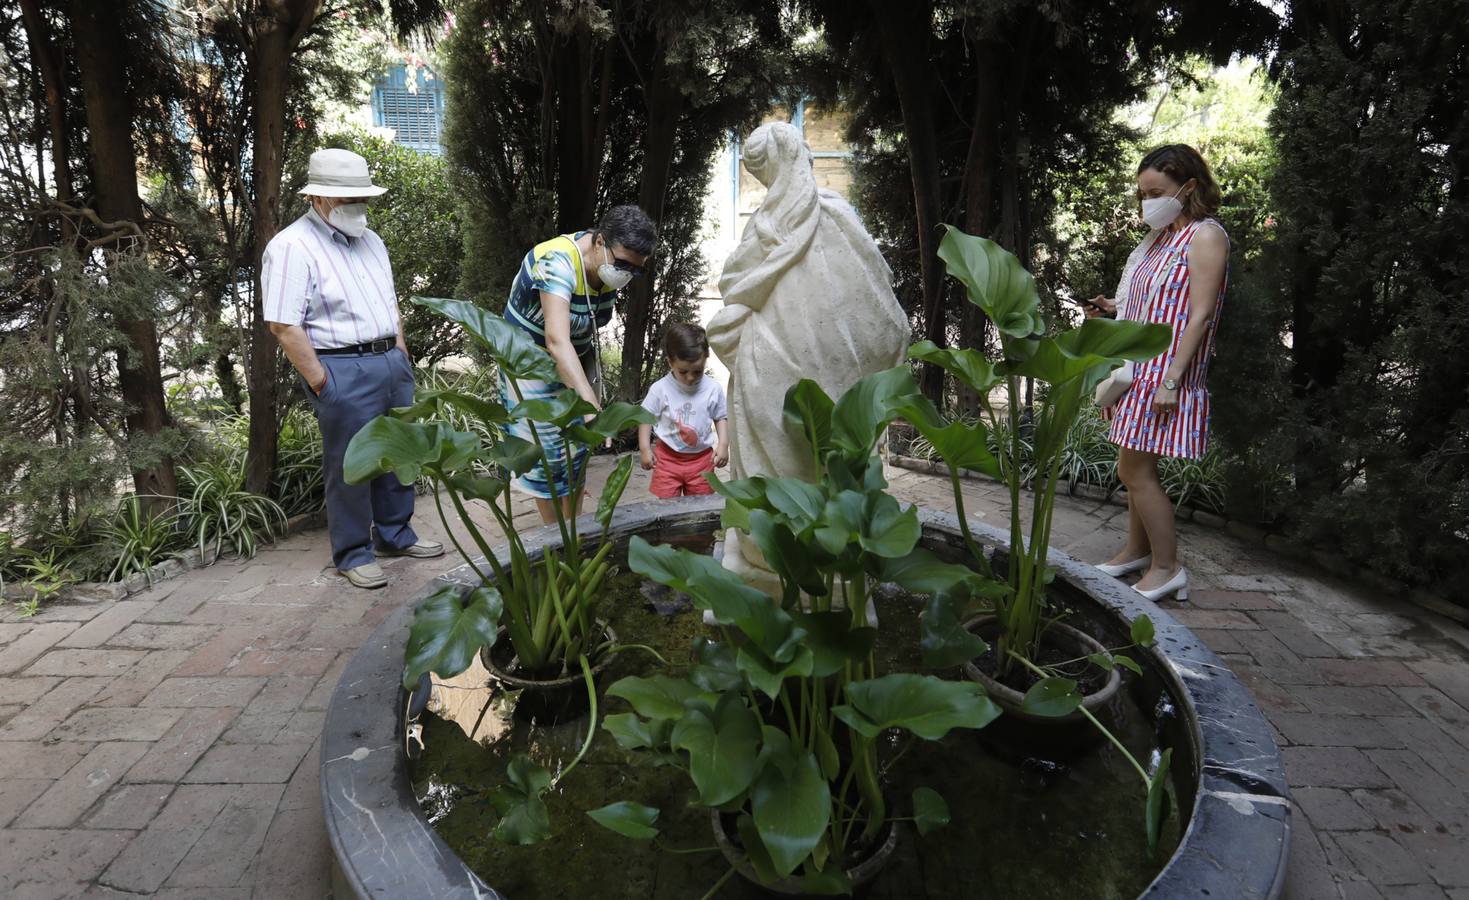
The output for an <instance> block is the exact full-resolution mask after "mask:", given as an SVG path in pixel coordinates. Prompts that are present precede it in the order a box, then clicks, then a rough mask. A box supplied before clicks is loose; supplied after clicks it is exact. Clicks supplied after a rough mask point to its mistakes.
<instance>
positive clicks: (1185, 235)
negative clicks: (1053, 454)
mask: <svg viewBox="0 0 1469 900" xmlns="http://www.w3.org/2000/svg"><path fill="white" fill-rule="evenodd" d="M1209 227H1212V228H1218V229H1219V230H1220V231H1223V230H1224V228H1223V226H1221V225H1220V224H1219V223H1218V222H1216V221H1214V220H1213V219H1199V220H1198V221H1195V222H1190V223H1189V224H1187V225H1185V226H1183V227H1182V228H1180V229H1178V230H1177V231H1160V232H1158V233H1156V234H1153V235H1150V236H1149V237H1148V238H1147V239H1145V240H1150V241H1152V244H1151V245H1150V246H1148V248H1147V250H1146V252H1145V253H1144V254H1143V258H1142V260H1141V261H1139V262H1138V264H1137V267H1136V268H1135V269H1133V271H1132V277H1131V278H1130V279H1129V280H1128V285H1127V297H1126V298H1125V299H1121V298H1119V301H1120V308H1119V311H1118V315H1119V316H1120V317H1121V318H1123V319H1130V320H1132V321H1135V322H1155V323H1158V324H1161V325H1168V326H1170V327H1171V328H1172V329H1173V342H1172V343H1171V344H1169V346H1168V350H1167V351H1165V352H1164V353H1163V354H1162V355H1161V356H1157V357H1154V358H1153V359H1150V360H1148V361H1147V362H1140V363H1137V364H1136V366H1135V367H1134V370H1133V382H1132V387H1131V388H1129V389H1128V391H1127V393H1126V394H1124V395H1122V399H1121V400H1119V401H1117V405H1116V406H1114V407H1112V408H1110V409H1104V410H1102V418H1104V419H1110V420H1111V422H1112V427H1111V429H1110V431H1109V433H1108V438H1109V439H1110V440H1111V441H1112V443H1114V444H1116V445H1117V446H1119V447H1127V448H1129V449H1132V450H1140V451H1143V452H1145V453H1156V454H1158V455H1160V456H1176V457H1182V458H1185V459H1198V458H1199V457H1201V456H1203V455H1204V450H1205V449H1207V447H1208V444H1209V388H1208V386H1207V385H1206V383H1205V381H1206V378H1207V376H1208V373H1209V358H1210V357H1212V356H1213V355H1214V331H1215V329H1216V328H1217V327H1218V325H1219V311H1220V308H1221V307H1222V306H1223V304H1224V289H1225V287H1226V286H1228V284H1229V269H1228V266H1227V265H1226V267H1225V273H1224V280H1223V281H1222V282H1220V284H1219V300H1218V305H1217V306H1215V308H1214V318H1213V320H1212V321H1210V322H1209V327H1208V329H1207V330H1206V331H1205V332H1204V340H1203V343H1202V344H1200V345H1199V349H1198V352H1197V353H1195V354H1194V358H1193V361H1192V362H1190V363H1189V366H1188V369H1187V370H1186V371H1185V372H1184V374H1183V377H1182V378H1181V379H1179V383H1178V411H1177V412H1175V413H1174V414H1173V415H1172V416H1168V417H1164V418H1162V419H1159V418H1158V417H1157V416H1155V415H1154V414H1153V393H1154V392H1155V391H1156V390H1157V389H1158V386H1159V385H1160V384H1162V382H1163V373H1164V372H1165V371H1167V370H1168V367H1169V366H1170V365H1172V364H1173V358H1174V357H1175V356H1176V355H1177V354H1178V342H1179V341H1180V340H1181V339H1182V338H1183V329H1184V326H1185V325H1187V324H1188V317H1189V274H1188V249H1189V245H1190V244H1192V243H1193V239H1194V235H1195V234H1197V233H1198V230H1199V229H1200V228H1209Z"/></svg>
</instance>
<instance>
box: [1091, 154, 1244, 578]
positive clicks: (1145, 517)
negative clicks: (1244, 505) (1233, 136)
mask: <svg viewBox="0 0 1469 900" xmlns="http://www.w3.org/2000/svg"><path fill="white" fill-rule="evenodd" d="M1137 199H1138V203H1139V204H1140V206H1141V209H1142V216H1143V221H1145V222H1146V223H1147V224H1148V225H1150V226H1152V228H1153V231H1152V233H1151V234H1149V235H1148V236H1147V237H1145V238H1143V241H1142V243H1141V244H1139V245H1138V249H1137V250H1136V251H1134V255H1133V259H1131V260H1129V265H1128V267H1127V269H1126V270H1125V272H1124V274H1123V277H1122V283H1121V284H1120V285H1119V286H1118V291H1117V296H1116V298H1115V300H1109V299H1107V298H1105V297H1097V298H1095V299H1094V300H1093V301H1092V304H1093V311H1090V312H1088V315H1093V314H1101V315H1114V316H1115V315H1120V316H1121V317H1122V318H1124V319H1129V320H1132V321H1138V322H1153V323H1157V324H1162V325H1167V326H1169V327H1170V328H1172V329H1173V340H1172V342H1171V343H1170V344H1169V346H1168V349H1167V350H1165V351H1163V353H1162V354H1161V355H1159V356H1157V357H1155V358H1154V359H1151V360H1148V361H1147V362H1141V363H1138V364H1137V366H1136V369H1135V372H1134V377H1133V383H1132V387H1130V388H1129V389H1128V391H1127V393H1125V394H1123V395H1122V397H1121V399H1119V400H1118V401H1117V403H1116V405H1114V406H1112V407H1109V408H1107V409H1105V410H1103V411H1102V414H1103V416H1104V417H1105V418H1107V419H1109V420H1111V422H1112V425H1111V430H1110V432H1109V434H1108V437H1109V438H1110V439H1111V441H1112V443H1114V444H1116V445H1117V448H1118V454H1117V475H1118V477H1119V478H1120V479H1121V480H1122V483H1123V484H1124V485H1126V486H1127V510H1128V525H1127V543H1126V545H1125V546H1124V547H1123V548H1122V550H1121V552H1119V553H1118V554H1117V555H1116V556H1114V557H1112V559H1111V560H1110V561H1109V562H1108V563H1106V564H1105V565H1103V566H1100V567H1099V568H1101V569H1102V571H1104V572H1107V573H1108V574H1111V575H1121V574H1125V573H1127V572H1136V571H1143V570H1146V571H1144V573H1143V577H1142V578H1141V579H1140V580H1139V581H1138V583H1137V584H1136V585H1135V587H1136V588H1137V590H1138V591H1139V592H1140V593H1141V594H1142V595H1143V596H1145V597H1147V598H1148V599H1150V600H1158V599H1161V598H1162V597H1164V596H1167V595H1169V594H1173V595H1174V596H1176V597H1177V598H1178V599H1179V600H1186V599H1188V570H1187V569H1185V568H1184V567H1183V566H1182V565H1180V564H1179V561H1178V532H1177V529H1176V528H1175V527H1174V523H1173V504H1172V502H1171V501H1170V500H1169V499H1168V494H1167V493H1166V492H1165V491H1164V490H1163V485H1162V483H1161V481H1160V480H1159V478H1158V461H1159V460H1160V459H1162V458H1163V457H1165V456H1169V457H1177V458H1183V459H1198V458H1199V457H1201V456H1203V455H1204V451H1205V449H1206V447H1207V444H1208V440H1209V389H1208V385H1207V383H1206V378H1207V375H1208V371H1209V357H1211V356H1212V355H1213V353H1214V330H1215V328H1216V327H1217V325H1218V323H1219V318H1218V317H1219V308H1220V305H1221V304H1222V303H1223V301H1224V288H1225V285H1226V284H1227V282H1228V280H1229V237H1228V236H1227V235H1226V234H1225V233H1224V228H1223V227H1222V226H1220V224H1219V223H1218V222H1217V221H1215V219H1214V218H1213V216H1214V213H1215V211H1216V210H1218V208H1219V204H1220V202H1221V201H1222V197H1221V195H1220V191H1219V186H1218V185H1217V184H1215V183H1214V176H1213V175H1212V174H1211V173H1210V171H1209V164H1208V163H1206V162H1205V161H1204V158H1203V157H1202V156H1200V155H1199V152H1198V151H1197V150H1195V149H1194V148H1192V147H1190V146H1188V145H1187V144H1168V145H1166V146H1163V147H1159V148H1158V149H1156V150H1154V151H1153V152H1151V153H1149V154H1148V155H1147V156H1145V157H1143V161H1142V163H1141V164H1140V165H1139V166H1138V172H1137Z"/></svg>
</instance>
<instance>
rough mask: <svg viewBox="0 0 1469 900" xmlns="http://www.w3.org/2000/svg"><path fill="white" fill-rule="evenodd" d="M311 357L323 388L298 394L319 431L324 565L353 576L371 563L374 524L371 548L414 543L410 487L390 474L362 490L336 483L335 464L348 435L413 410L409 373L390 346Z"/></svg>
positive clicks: (405, 362) (405, 361)
mask: <svg viewBox="0 0 1469 900" xmlns="http://www.w3.org/2000/svg"><path fill="white" fill-rule="evenodd" d="M319 358H320V360H321V364H322V365H323V366H324V367H326V385H325V386H324V387H323V388H322V389H321V395H320V396H317V395H316V394H315V393H314V392H313V391H312V390H311V389H310V388H309V387H308V388H307V390H306V393H307V395H308V396H310V397H311V402H312V405H313V406H314V407H315V408H316V421H317V422H319V423H320V424H321V444H322V470H323V475H324V477H325V480H326V521H327V529H328V531H330V533H331V539H332V563H333V564H335V565H336V567H337V568H338V569H342V570H346V569H355V568H356V567H358V566H361V565H365V564H367V563H370V562H373V561H374V560H375V559H376V558H377V557H376V555H375V554H374V552H373V550H374V539H373V526H374V525H376V526H377V537H376V548H377V549H402V548H404V547H411V546H412V545H413V544H414V543H415V542H417V540H418V536H417V535H415V534H414V533H413V529H412V527H410V526H409V524H408V520H409V519H410V518H412V517H413V485H411V484H409V485H405V484H401V483H400V482H399V481H398V477H397V476H396V475H394V474H392V473H391V472H389V473H388V474H386V475H382V476H379V477H378V478H375V479H373V480H372V482H371V483H369V484H347V482H345V481H343V480H342V459H343V456H344V455H345V454H346V452H347V443H348V442H349V441H351V440H352V435H354V434H356V433H357V432H358V430H359V429H361V428H362V426H363V425H366V424H367V423H368V422H369V421H370V420H372V419H374V418H376V417H378V416H380V415H383V414H385V413H386V412H387V411H388V410H390V409H392V408H393V407H395V406H412V405H413V367H412V366H411V365H409V363H408V357H407V356H405V355H404V354H403V351H401V350H399V349H397V348H396V347H395V348H393V349H392V350H389V351H388V352H387V353H364V354H360V355H345V356H322V357H319ZM303 383H304V380H303Z"/></svg>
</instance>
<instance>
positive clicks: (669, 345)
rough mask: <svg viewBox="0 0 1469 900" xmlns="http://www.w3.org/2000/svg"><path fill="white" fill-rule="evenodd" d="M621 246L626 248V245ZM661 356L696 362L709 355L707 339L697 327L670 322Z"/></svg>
mask: <svg viewBox="0 0 1469 900" xmlns="http://www.w3.org/2000/svg"><path fill="white" fill-rule="evenodd" d="M622 246H624V247H627V245H626V244H623V245H622ZM628 249H629V250H631V249H632V248H631V247H628ZM663 355H664V356H666V357H668V358H669V359H678V360H683V361H684V362H698V361H699V360H701V359H703V358H704V357H706V356H708V355H709V338H708V337H706V336H705V334H704V329H703V328H700V327H699V326H698V325H690V324H688V323H687V322H670V323H669V324H668V326H667V328H666V329H665V330H664V332H663Z"/></svg>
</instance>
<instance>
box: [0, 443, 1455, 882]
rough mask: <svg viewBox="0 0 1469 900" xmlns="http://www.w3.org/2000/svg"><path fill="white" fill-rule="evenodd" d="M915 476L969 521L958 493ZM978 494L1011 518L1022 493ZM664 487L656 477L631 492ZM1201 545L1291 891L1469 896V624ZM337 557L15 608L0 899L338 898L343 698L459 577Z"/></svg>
mask: <svg viewBox="0 0 1469 900" xmlns="http://www.w3.org/2000/svg"><path fill="white" fill-rule="evenodd" d="M605 471H606V467H605V464H604V465H601V466H598V467H596V468H595V473H596V476H600V475H601V474H602V473H604V472H605ZM596 476H594V477H596ZM893 483H894V488H895V491H896V493H898V495H899V496H901V497H903V498H905V499H907V500H911V501H916V502H919V503H922V504H924V505H927V506H932V507H936V508H939V507H941V508H950V507H951V498H950V496H949V493H948V485H947V482H944V481H940V480H939V479H936V478H933V477H931V476H926V475H920V474H917V473H913V472H896V473H894V478H893ZM967 491H968V495H969V497H970V500H969V501H968V502H969V503H970V508H971V511H973V512H976V513H978V514H979V515H980V516H981V517H982V518H984V519H986V520H988V521H991V522H995V523H1001V522H1003V521H1004V517H1005V515H1006V510H1005V506H1004V504H1005V502H1006V498H1005V497H1004V495H1003V494H1002V493H1000V492H999V491H997V490H996V489H995V488H994V487H993V486H989V485H986V484H976V483H971V484H969V485H968V486H967ZM646 496H647V494H646V479H645V478H644V477H643V475H642V474H641V473H638V475H637V476H636V477H635V479H634V481H633V483H632V485H631V486H630V487H629V489H628V498H629V500H634V499H642V498H644V497H646ZM420 509H421V511H423V512H428V511H429V510H430V509H431V507H429V508H425V507H423V506H421V507H420ZM1120 513H1121V511H1120V510H1118V509H1117V508H1116V507H1112V506H1099V505H1098V504H1096V503H1092V502H1080V501H1073V500H1069V499H1066V498H1063V499H1062V500H1060V501H1059V503H1058V509H1057V514H1056V523H1055V528H1054V542H1055V544H1056V545H1057V546H1059V547H1061V548H1063V549H1065V550H1067V551H1068V552H1070V553H1072V554H1074V555H1076V556H1078V557H1080V558H1082V559H1086V560H1100V559H1103V558H1106V557H1107V556H1109V555H1111V553H1112V552H1113V551H1114V550H1115V548H1116V547H1117V546H1118V543H1119V541H1120V534H1121V532H1120V529H1121V527H1122V526H1123V524H1124V520H1123V517H1122V516H1121V514H1120ZM526 515H529V513H527V514H526ZM424 518H425V517H424V516H423V515H420V523H421V524H422V528H421V532H422V533H423V534H425V535H426V536H428V537H434V538H442V534H441V532H440V529H439V528H438V527H436V523H432V522H425V521H424ZM1181 532H1182V540H1183V545H1184V548H1185V553H1186V562H1187V564H1188V566H1189V568H1190V570H1191V571H1192V573H1193V574H1194V578H1195V584H1196V586H1197V587H1196V590H1195V592H1194V594H1193V600H1192V603H1190V604H1189V605H1188V606H1187V607H1185V608H1181V609H1180V608H1174V609H1173V612H1174V613H1175V614H1176V615H1177V616H1178V617H1179V618H1180V619H1182V620H1183V621H1184V622H1185V623H1187V624H1188V625H1189V626H1191V627H1192V628H1194V629H1195V631H1197V632H1198V634H1199V635H1200V636H1201V637H1202V638H1204V639H1205V640H1206V641H1207V642H1208V643H1209V644H1210V646H1212V647H1213V648H1214V649H1215V651H1217V652H1218V653H1220V654H1221V655H1222V656H1223V657H1224V659H1226V660H1227V661H1228V662H1229V663H1230V664H1231V666H1232V667H1233V668H1234V669H1235V671H1236V672H1238V673H1239V675H1240V676H1241V677H1242V678H1243V679H1244V680H1245V681H1246V682H1247V683H1248V684H1249V686H1250V687H1251V689H1252V690H1253V691H1254V693H1255V697H1256V698H1257V700H1258V701H1259V703H1260V706H1261V708H1262V709H1263V710H1264V711H1265V713H1266V715H1267V716H1269V718H1270V720H1271V722H1272V723H1274V726H1275V728H1276V731H1277V735H1278V739H1279V741H1280V744H1281V746H1282V748H1283V752H1284V754H1285V762H1286V770H1287V773H1288V775H1289V777H1290V782H1291V784H1292V786H1293V788H1294V790H1295V797H1296V802H1297V804H1298V806H1297V815H1298V818H1297V820H1296V821H1297V823H1299V824H1300V826H1301V827H1300V828H1298V830H1297V832H1296V839H1295V843H1294V846H1293V849H1292V854H1291V865H1290V877H1289V882H1288V886H1287V889H1286V896H1287V897H1289V898H1292V900H1306V898H1310V900H1318V898H1320V900H1325V898H1349V900H1359V898H1375V897H1402V898H1422V900H1427V898H1438V900H1442V898H1452V900H1469V838H1466V835H1469V831H1466V828H1469V797H1466V794H1465V791H1466V789H1469V629H1465V628H1463V627H1461V626H1460V625H1458V624H1456V623H1453V622H1451V621H1449V620H1447V619H1444V618H1442V617H1440V616H1437V615H1434V614H1432V613H1428V612H1425V611H1423V610H1420V609H1419V608H1417V607H1414V606H1411V605H1408V604H1407V603H1405V602H1402V601H1399V600H1397V599H1396V598H1393V597H1390V596H1381V595H1379V594H1376V593H1375V592H1372V591H1368V590H1363V589H1360V588H1358V587H1356V586H1354V585H1350V584H1344V583H1341V582H1338V581H1334V580H1332V579H1330V578H1327V577H1324V576H1322V575H1320V574H1319V573H1317V572H1315V571H1313V570H1310V569H1307V568H1304V567H1301V566H1300V565H1298V564H1296V563H1293V562H1290V561H1287V560H1285V559H1283V558H1278V557H1275V556H1273V555H1272V554H1270V553H1268V552H1267V551H1265V550H1263V549H1262V548H1260V547H1259V546H1256V545H1245V544H1243V543H1241V542H1239V541H1237V540H1235V539H1234V538H1231V537H1229V536H1227V535H1225V534H1223V533H1221V532H1218V531H1211V530H1207V529H1203V528H1200V527H1197V526H1193V525H1190V524H1187V523H1185V524H1183V525H1182V526H1181ZM326 546H327V542H326V535H325V532H323V531H316V532H311V533H307V534H301V535H297V536H294V537H292V538H290V539H288V540H286V541H283V542H281V543H280V544H277V545H275V546H273V547H270V548H268V549H266V550H264V551H263V552H261V553H260V555H259V556H257V557H256V558H255V559H253V560H250V561H246V562H230V561H226V562H221V563H219V564H216V565H215V566H213V567H211V568H208V569H200V570H196V571H193V572H189V573H187V574H185V575H184V576H182V577H180V578H177V579H173V580H170V581H167V582H163V583H161V584H159V585H158V586H156V587H154V588H153V589H152V590H149V591H147V592H145V593H143V594H141V595H135V596H134V597H133V598H131V599H128V600H125V601H119V602H115V603H110V604H68V605H57V606H51V607H47V608H46V609H45V610H44V611H43V612H41V613H40V614H39V615H37V616H35V617H34V618H32V619H28V620H19V619H16V618H15V616H14V614H13V612H11V611H8V610H7V612H6V613H5V615H3V616H0V896H4V897H7V898H17V900H19V898H70V897H86V898H122V897H134V896H139V895H143V896H153V897H159V898H173V900H186V898H223V900H235V898H247V897H252V898H270V900H291V898H303V900H320V898H324V897H328V896H329V895H330V893H331V890H330V868H329V866H330V863H329V853H330V851H329V849H328V847H327V841H326V835H325V832H324V829H323V824H322V815H321V804H320V800H319V796H318V790H317V769H318V761H317V750H316V744H317V736H318V734H319V733H320V730H321V723H322V719H323V716H324V709H325V706H326V704H327V701H328V699H329V697H330V695H331V690H332V687H333V686H334V685H335V683H336V680H337V677H338V676H339V674H340V673H341V671H342V668H343V667H344V666H345V665H346V663H347V660H348V658H349V657H350V655H351V654H352V652H353V651H354V649H355V648H356V647H357V646H358V645H359V644H360V643H361V642H362V641H363V640H364V639H365V638H366V637H367V636H368V634H370V633H371V631H372V629H373V628H374V627H375V626H376V625H377V624H378V623H379V622H380V621H382V619H383V618H384V616H386V615H387V614H388V612H389V611H390V610H391V609H393V608H394V606H396V605H397V604H399V603H401V602H403V600H404V599H406V598H407V597H409V596H410V595H412V594H413V593H414V592H415V591H417V590H418V589H419V588H420V587H421V586H422V585H423V584H424V583H425V582H426V581H427V580H428V579H429V578H431V577H432V576H433V575H435V574H437V573H439V572H441V571H443V570H445V569H447V568H449V567H451V566H452V565H454V561H453V559H452V558H445V559H442V560H431V561H407V560H389V561H387V562H386V563H385V565H384V568H385V570H386V571H387V572H388V575H389V578H390V579H391V583H390V585H389V586H388V587H387V588H386V589H384V590H381V591H375V592H367V591H359V590H356V589H353V588H352V587H350V586H348V585H346V584H345V582H343V581H342V580H340V579H338V578H336V577H334V576H331V575H328V574H326V573H324V572H323V567H324V566H326V565H327V563H328V559H327V551H326ZM1169 605H1170V606H1172V604H1169Z"/></svg>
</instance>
